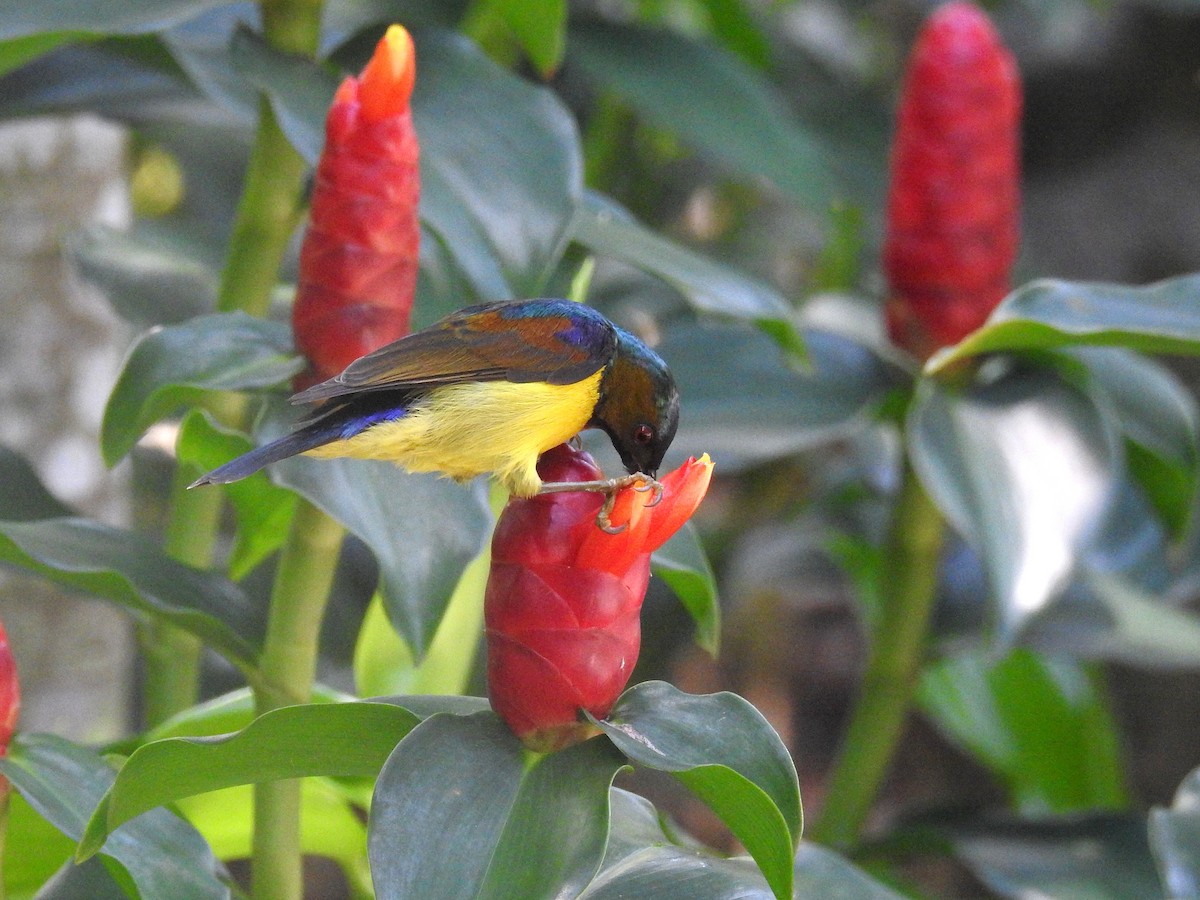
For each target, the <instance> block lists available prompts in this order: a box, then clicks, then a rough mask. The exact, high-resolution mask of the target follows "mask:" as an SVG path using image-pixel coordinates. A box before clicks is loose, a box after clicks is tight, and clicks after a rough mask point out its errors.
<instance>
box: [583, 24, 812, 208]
mask: <svg viewBox="0 0 1200 900" xmlns="http://www.w3.org/2000/svg"><path fill="white" fill-rule="evenodd" d="M570 41H571V59H572V60H573V61H576V62H578V63H579V65H580V66H581V67H582V68H583V69H584V71H585V72H587V73H588V75H590V76H591V77H592V79H593V80H595V81H597V82H600V83H601V84H603V85H604V86H605V87H608V88H611V89H612V90H613V91H615V92H616V93H618V94H619V95H620V96H621V97H622V98H624V99H625V100H626V101H627V102H628V103H629V104H630V105H631V106H632V107H634V109H636V110H637V111H638V112H639V113H641V114H642V115H643V116H645V117H646V119H647V120H649V121H650V122H652V123H654V124H655V125H657V126H658V127H660V128H665V129H667V130H668V131H671V132H674V133H676V134H678V135H679V136H680V137H681V138H683V140H684V141H686V142H687V143H689V144H691V145H692V146H693V147H695V148H697V149H699V150H701V151H702V152H704V153H706V154H708V155H710V156H712V157H715V158H716V159H717V160H720V161H721V162H723V163H725V164H726V165H728V166H729V167H730V168H732V169H733V171H735V172H737V173H738V174H740V175H743V176H761V177H764V178H766V179H768V180H769V181H771V182H772V183H773V184H774V185H775V186H776V187H777V188H779V189H780V190H782V191H783V192H785V193H787V194H789V195H791V196H792V197H793V198H795V199H797V200H799V201H800V202H801V203H803V204H805V205H807V206H808V207H810V208H812V209H819V210H822V211H823V210H824V209H825V207H826V206H828V204H829V201H830V199H831V198H832V193H833V185H832V183H831V177H830V166H829V161H828V160H827V158H826V154H825V152H824V150H823V149H822V147H821V146H820V145H819V144H818V143H817V142H816V141H815V140H814V139H813V138H812V136H811V134H810V133H809V131H808V130H807V129H806V128H805V127H804V126H803V125H802V124H801V123H800V122H798V121H797V120H796V119H795V117H794V116H793V115H792V113H791V110H790V109H789V108H788V105H787V103H786V102H785V101H784V100H783V98H782V97H781V96H780V95H779V94H778V93H777V91H776V89H775V88H774V86H773V85H771V84H770V83H769V82H768V81H767V80H766V79H765V78H764V77H763V76H762V74H761V73H759V72H757V71H755V70H754V69H752V68H751V67H750V66H748V65H746V64H745V63H743V62H742V61H741V60H740V59H739V58H738V57H736V56H734V55H733V54H731V53H729V52H728V51H726V50H724V49H722V48H720V47H716V46H712V45H710V44H705V43H701V42H699V41H696V40H693V39H691V38H688V37H685V36H683V35H681V34H678V33H676V32H674V31H668V30H664V29H650V28H645V27H642V26H637V25H616V24H602V23H599V22H588V23H579V24H578V25H573V26H572V27H571V32H570Z"/></svg>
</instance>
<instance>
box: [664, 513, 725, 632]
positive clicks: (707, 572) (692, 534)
mask: <svg viewBox="0 0 1200 900" xmlns="http://www.w3.org/2000/svg"><path fill="white" fill-rule="evenodd" d="M650 565H651V569H652V570H653V572H654V574H655V575H657V576H658V577H659V578H661V579H662V580H663V581H665V582H666V583H667V585H668V586H669V587H670V588H671V590H672V591H674V592H675V596H677V597H678V598H679V601H680V602H681V603H682V604H683V607H684V609H686V610H687V611H688V614H689V615H690V616H691V617H692V621H693V622H695V623H696V643H697V644H699V645H700V646H701V647H703V648H704V649H705V650H707V651H708V652H709V653H711V654H712V655H713V656H716V655H717V651H718V650H719V649H720V643H721V601H720V598H719V597H718V596H717V578H716V576H715V575H714V574H713V570H712V566H711V565H709V562H708V556H707V555H706V554H705V553H704V547H703V546H702V545H701V543H700V536H699V535H698V534H696V529H695V528H694V527H693V526H692V525H691V523H688V524H686V525H684V527H683V528H682V529H681V530H680V531H679V532H677V533H676V535H675V536H674V537H673V538H671V540H669V541H667V543H666V544H664V545H663V546H662V547H660V548H659V549H658V550H656V551H655V552H654V555H653V556H652V557H651V558H650Z"/></svg>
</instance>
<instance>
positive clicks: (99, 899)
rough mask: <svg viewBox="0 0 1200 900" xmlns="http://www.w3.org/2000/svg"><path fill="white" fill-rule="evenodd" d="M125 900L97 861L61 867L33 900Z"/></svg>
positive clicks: (112, 879) (101, 863) (121, 892)
mask: <svg viewBox="0 0 1200 900" xmlns="http://www.w3.org/2000/svg"><path fill="white" fill-rule="evenodd" d="M81 897H86V898H87V900H128V898H129V894H127V893H126V892H125V889H124V888H123V887H121V885H120V884H119V883H118V882H117V880H116V879H115V878H114V877H113V875H112V874H111V873H110V872H109V871H108V869H106V868H105V867H104V862H103V861H102V860H101V859H100V857H94V858H92V859H89V860H88V861H87V862H84V863H79V864H76V863H74V862H73V861H67V862H65V863H63V865H62V867H61V868H60V869H59V870H58V871H57V872H55V873H54V875H53V876H52V877H51V878H50V880H48V881H47V882H46V883H45V884H44V885H42V888H41V890H39V891H38V893H37V900H79V898H81Z"/></svg>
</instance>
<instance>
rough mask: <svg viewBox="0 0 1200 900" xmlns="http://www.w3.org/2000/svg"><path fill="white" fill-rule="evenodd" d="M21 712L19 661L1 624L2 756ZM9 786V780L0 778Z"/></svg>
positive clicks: (0, 719)
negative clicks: (16, 659)
mask: <svg viewBox="0 0 1200 900" xmlns="http://www.w3.org/2000/svg"><path fill="white" fill-rule="evenodd" d="M20 714H21V688H20V685H19V684H18V683H17V663H16V661H15V660H14V659H13V655H12V651H11V650H10V649H9V647H8V634H7V633H6V632H5V630H4V625H3V624H0V756H4V755H5V754H6V753H8V744H9V741H11V740H12V736H13V732H14V731H15V730H16V728H17V717H18V716H19V715H20ZM0 783H3V785H4V787H5V788H7V782H4V779H3V778H0Z"/></svg>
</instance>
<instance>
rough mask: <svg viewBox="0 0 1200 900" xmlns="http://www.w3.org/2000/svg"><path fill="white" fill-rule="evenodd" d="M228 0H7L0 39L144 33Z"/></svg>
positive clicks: (164, 26)
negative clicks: (65, 0)
mask: <svg viewBox="0 0 1200 900" xmlns="http://www.w3.org/2000/svg"><path fill="white" fill-rule="evenodd" d="M227 2H228V0H139V2H137V3H129V2H128V0H75V2H72V3H41V2H39V0H9V2H7V3H5V5H4V18H3V20H0V40H3V39H7V38H14V37H21V36H23V35H30V34H43V33H46V32H55V31H86V32H91V33H93V34H147V33H149V32H152V31H161V30H162V29H164V28H169V27H170V26H171V25H175V24H177V23H179V22H183V21H186V20H187V19H190V18H192V17H193V16H196V15H199V14H200V13H202V12H204V11H205V10H207V9H211V8H213V7H215V6H220V5H222V4H224V3H227Z"/></svg>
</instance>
